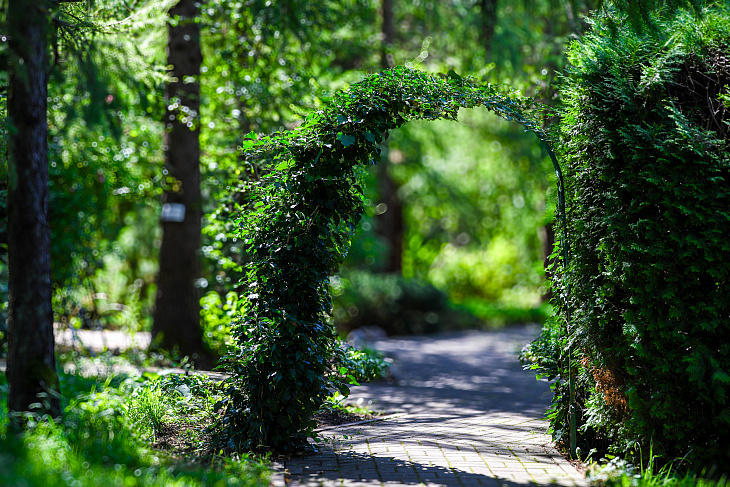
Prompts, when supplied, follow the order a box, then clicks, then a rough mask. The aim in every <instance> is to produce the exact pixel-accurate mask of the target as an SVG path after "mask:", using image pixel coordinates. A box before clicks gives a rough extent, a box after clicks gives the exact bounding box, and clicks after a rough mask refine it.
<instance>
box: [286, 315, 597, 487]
mask: <svg viewBox="0 0 730 487" xmlns="http://www.w3.org/2000/svg"><path fill="white" fill-rule="evenodd" d="M537 333H538V330H537V329H536V328H534V327H533V328H530V327H520V328H512V329H509V330H505V331H500V332H461V333H454V334H448V335H440V336H435V337H414V338H404V339H390V340H383V341H379V342H376V343H375V346H376V348H379V349H381V350H383V351H385V352H387V353H388V354H389V355H390V356H393V357H395V359H396V363H395V372H396V374H397V375H396V378H397V379H398V383H397V384H384V383H378V384H368V385H363V386H359V387H353V390H352V393H351V395H350V401H351V402H357V401H360V402H361V403H365V404H371V407H372V408H373V409H377V410H384V411H386V412H387V413H390V416H388V417H386V418H385V419H382V420H379V421H374V422H369V423H364V424H357V425H349V426H347V425H346V426H340V427H334V428H328V429H324V430H321V431H320V434H321V436H322V438H323V440H324V442H323V443H322V444H321V445H320V452H319V453H317V454H314V455H310V456H305V457H295V458H291V459H289V460H286V461H285V462H283V463H277V464H274V467H275V469H276V472H275V475H274V476H273V479H272V480H273V482H272V483H273V485H274V486H284V485H288V486H343V487H344V486H390V485H404V484H405V485H427V486H461V487H469V486H479V485H484V486H494V487H498V486H501V487H517V486H524V485H527V484H533V485H534V484H538V485H553V484H556V485H561V486H584V485H586V482H585V480H584V479H583V478H582V476H581V475H580V474H579V473H578V472H577V471H576V470H575V469H574V468H573V467H572V466H571V465H570V464H569V463H568V462H566V461H565V460H564V459H563V457H561V456H560V454H559V453H557V452H556V451H555V449H554V448H553V446H552V445H551V443H550V437H549V435H547V432H546V429H547V424H546V422H545V421H544V420H543V419H542V417H543V415H544V412H545V410H546V409H547V407H548V405H549V404H550V397H551V392H550V389H549V384H548V383H547V382H538V381H536V380H535V378H534V375H532V374H531V373H529V372H524V371H523V370H522V368H521V366H520V364H519V361H518V360H517V357H516V354H515V351H517V350H519V349H520V348H521V346H522V345H523V344H524V343H527V342H529V341H530V340H532V339H533V338H534V336H536V334H537Z"/></svg>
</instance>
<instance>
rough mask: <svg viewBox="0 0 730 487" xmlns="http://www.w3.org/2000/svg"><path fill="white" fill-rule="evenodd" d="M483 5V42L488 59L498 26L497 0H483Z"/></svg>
mask: <svg viewBox="0 0 730 487" xmlns="http://www.w3.org/2000/svg"><path fill="white" fill-rule="evenodd" d="M481 7H482V16H481V20H482V32H481V34H482V36H481V37H482V42H483V43H484V51H485V52H486V54H487V59H489V58H490V57H491V56H492V40H493V39H494V29H495V28H496V27H497V0H481Z"/></svg>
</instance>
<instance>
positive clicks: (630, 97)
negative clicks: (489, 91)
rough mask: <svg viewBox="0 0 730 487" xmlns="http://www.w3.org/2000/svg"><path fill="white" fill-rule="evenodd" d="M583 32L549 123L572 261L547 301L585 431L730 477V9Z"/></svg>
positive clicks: (612, 19)
mask: <svg viewBox="0 0 730 487" xmlns="http://www.w3.org/2000/svg"><path fill="white" fill-rule="evenodd" d="M593 24H594V25H593V28H592V31H591V32H589V33H588V34H586V35H585V36H584V38H583V39H581V41H579V42H574V43H573V44H572V46H571V48H570V50H569V52H568V56H569V61H570V67H569V69H568V73H567V75H566V76H565V79H564V83H563V86H562V90H561V94H562V99H563V103H564V108H563V112H562V120H561V125H560V135H561V140H562V147H561V152H562V161H563V163H564V167H565V169H566V194H567V199H568V202H567V207H568V218H567V220H568V224H567V225H568V228H567V231H568V235H569V241H570V244H571V259H570V263H569V266H568V267H567V269H564V280H563V281H562V282H560V283H559V284H558V287H559V289H558V290H559V291H560V292H559V293H556V294H559V295H561V296H563V299H560V300H559V302H558V303H557V304H558V313H559V318H558V319H559V320H567V321H569V322H570V336H569V337H567V338H566V337H563V339H562V345H564V346H567V345H568V344H571V345H572V347H573V350H574V358H575V356H577V358H576V362H574V363H573V366H574V367H577V368H579V369H580V371H581V372H580V374H579V378H580V379H581V380H582V381H583V382H581V383H580V384H581V390H579V394H578V397H579V398H580V399H582V403H581V406H582V409H583V414H582V418H581V420H582V423H583V428H582V431H584V433H586V435H587V437H590V436H591V435H593V436H595V437H603V438H609V439H611V441H613V442H614V449H615V450H617V451H618V452H619V453H624V454H626V453H629V452H630V451H631V450H633V449H634V447H635V445H636V443H638V444H640V445H648V444H649V443H650V442H652V441H653V445H654V451H655V453H657V454H658V455H659V456H660V457H663V458H665V459H669V460H671V459H672V458H673V457H682V456H684V455H688V456H689V458H691V459H693V460H695V466H697V467H699V466H710V465H713V464H714V465H717V466H719V467H724V468H725V469H727V466H728V465H730V397H729V395H730V299H728V297H727V293H728V284H730V241H729V240H728V235H730V211H729V209H730V152H729V151H728V137H727V135H728V126H727V125H728V119H727V97H726V96H727V93H728V81H730V62H728V59H730V51H729V50H728V47H729V46H730V13H729V11H728V8H727V7H724V6H723V7H716V8H713V9H711V10H707V11H705V13H704V16H703V17H702V19H701V20H697V19H696V18H694V17H692V16H690V15H689V14H682V13H680V14H679V15H678V16H677V17H676V18H674V19H671V20H660V21H658V23H657V25H658V29H657V30H655V31H651V32H645V33H642V34H637V33H635V32H633V31H632V30H630V29H629V28H627V27H626V26H624V25H623V24H622V23H621V19H620V18H617V17H616V16H615V15H613V14H611V13H607V14H602V15H601V16H599V17H597V18H594V19H593ZM723 100H724V101H723ZM723 103H725V104H724V105H723ZM566 297H567V299H566ZM544 340H547V341H550V337H545V338H544ZM538 348H539V347H533V352H536V353H539V351H538ZM546 353H548V354H550V353H552V354H554V357H553V358H554V359H555V360H553V362H557V361H558V360H557V359H556V356H557V357H559V356H560V354H561V353H564V348H560V349H559V350H558V351H555V350H553V351H546ZM543 362H546V363H548V362H550V361H549V360H547V359H544V358H543ZM578 362H579V363H578ZM566 369H567V364H566V363H565V361H562V362H561V365H560V371H559V373H557V374H555V375H559V377H560V380H561V381H562V379H563V378H564V377H565V376H566ZM553 373H555V371H553ZM564 389H565V387H564V383H563V382H560V384H558V385H557V386H556V390H557V391H558V394H556V398H555V401H556V410H555V411H554V412H555V413H556V414H555V415H554V419H556V420H562V418H563V417H564V414H558V412H559V411H562V412H563V413H564V412H565V409H566V407H567V400H566V398H565V395H564V394H563V391H564ZM553 427H554V429H555V430H556V431H557V430H560V429H562V428H561V427H560V425H559V424H558V423H557V422H554V424H553ZM634 451H636V450H634ZM644 451H648V448H644Z"/></svg>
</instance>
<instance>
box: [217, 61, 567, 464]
mask: <svg viewBox="0 0 730 487" xmlns="http://www.w3.org/2000/svg"><path fill="white" fill-rule="evenodd" d="M477 106H483V107H485V108H487V109H488V110H490V111H492V112H494V113H495V114H497V115H499V116H500V117H502V118H504V119H506V120H510V121H514V122H516V123H519V124H520V125H522V126H523V127H525V129H526V130H528V131H531V132H533V133H535V134H536V135H537V137H538V138H539V139H540V140H541V141H542V142H543V143H544V144H545V145H546V147H547V150H548V153H549V154H550V156H551V158H552V160H553V164H554V166H555V169H556V171H557V173H558V194H559V202H558V206H559V212H560V214H561V215H564V214H565V211H564V206H565V205H564V199H563V187H562V175H561V173H560V167H559V165H558V163H557V160H556V159H555V156H554V154H553V151H552V149H551V141H550V139H549V137H548V135H547V134H546V132H545V131H543V130H542V129H541V127H540V125H539V122H538V119H537V115H538V111H537V110H536V109H535V106H534V104H533V103H532V101H531V100H530V99H527V98H523V97H520V96H519V95H517V94H515V93H509V94H505V93H503V92H501V91H499V90H498V89H497V88H496V87H494V86H492V85H478V84H476V83H475V82H474V81H473V80H471V79H468V78H462V77H460V76H458V75H456V74H455V73H453V72H450V73H449V74H448V75H441V76H433V75H429V74H427V73H423V72H420V71H414V70H408V69H406V68H402V67H396V68H394V69H391V70H388V71H384V72H381V73H378V74H374V75H371V76H369V77H367V78H365V79H364V80H363V81H361V82H359V83H357V84H354V85H352V86H351V87H350V88H349V89H348V90H346V91H344V92H341V93H338V94H337V95H336V96H335V98H334V100H333V102H332V104H331V105H330V106H329V107H328V108H326V109H325V110H323V111H320V112H316V113H313V114H311V115H310V116H309V117H307V119H306V121H305V122H304V123H303V124H302V125H301V126H300V127H298V128H297V129H295V130H291V131H287V132H282V133H278V134H274V135H273V136H270V137H265V138H262V139H256V138H255V136H252V137H250V138H249V139H247V142H246V143H245V144H244V147H243V149H244V151H245V153H246V155H247V157H248V158H249V160H252V159H255V160H257V161H258V164H259V166H261V165H263V166H264V167H265V168H266V171H265V172H266V175H265V176H263V177H262V178H261V179H260V180H258V181H257V182H256V183H250V184H251V187H250V189H251V192H250V194H251V195H252V198H253V201H252V203H253V208H254V209H253V211H250V212H248V213H246V214H243V215H241V217H240V219H239V220H237V224H238V225H239V236H240V238H241V240H243V242H244V243H245V245H246V248H247V251H248V252H249V254H250V258H251V262H250V264H249V265H248V267H247V273H246V277H245V282H244V283H243V285H244V289H246V292H245V293H244V295H243V296H241V297H242V298H243V299H244V300H245V305H244V313H243V315H242V316H240V317H239V319H238V321H237V322H236V323H235V324H234V326H233V334H234V338H235V340H236V341H237V347H234V349H233V351H232V352H230V353H229V355H228V356H227V357H225V359H224V362H225V364H226V366H227V368H228V370H229V371H230V373H231V378H230V379H229V380H228V381H227V382H226V386H227V398H226V399H225V400H224V401H223V404H222V407H224V408H225V414H224V416H223V419H222V426H223V434H224V438H225V440H226V442H227V444H228V446H230V447H232V448H236V449H239V448H241V449H256V448H258V447H268V448H274V449H278V450H284V451H286V450H299V449H301V448H302V447H306V446H307V445H308V444H307V437H308V436H311V434H312V430H313V427H314V422H313V420H312V416H313V415H314V413H315V412H316V411H317V409H319V407H320V406H321V404H322V402H323V400H324V398H325V397H326V396H327V395H328V394H329V393H330V392H329V391H331V390H332V389H333V388H340V389H342V388H346V386H345V385H344V384H342V383H338V382H337V380H336V379H333V378H332V377H331V374H329V375H328V372H329V369H330V368H331V364H332V363H336V362H337V357H338V354H339V353H340V350H339V349H338V347H337V346H336V345H335V331H334V328H333V327H332V326H331V325H330V324H328V320H327V317H328V314H329V313H330V311H331V298H330V295H329V286H328V283H329V276H330V275H331V274H332V273H333V272H335V271H336V270H337V268H338V266H339V264H340V263H341V262H342V260H343V259H344V257H345V255H346V253H347V250H348V248H349V245H350V239H351V236H352V234H353V232H354V230H355V227H356V225H357V223H358V221H359V220H360V217H361V215H362V212H363V202H362V188H360V186H359V185H358V178H357V174H356V168H357V167H358V166H364V165H368V164H376V163H377V161H378V156H379V153H380V149H379V144H380V143H381V142H382V141H383V140H384V139H385V138H387V135H388V132H389V131H390V130H392V129H395V128H397V127H399V126H401V125H402V124H404V123H406V122H407V121H409V120H414V119H427V120H436V119H441V118H445V119H450V120H456V117H457V114H458V110H459V109H460V108H462V107H466V108H472V107H477ZM565 247H566V246H565V245H563V248H564V250H567V249H566V248H565Z"/></svg>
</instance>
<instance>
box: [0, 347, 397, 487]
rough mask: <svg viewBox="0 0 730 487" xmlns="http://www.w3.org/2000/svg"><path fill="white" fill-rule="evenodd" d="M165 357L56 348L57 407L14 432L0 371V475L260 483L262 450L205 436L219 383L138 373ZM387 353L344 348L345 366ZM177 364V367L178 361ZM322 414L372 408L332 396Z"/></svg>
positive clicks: (79, 483) (7, 480) (366, 374)
mask: <svg viewBox="0 0 730 487" xmlns="http://www.w3.org/2000/svg"><path fill="white" fill-rule="evenodd" d="M160 362H163V363H164V365H167V366H170V365H178V366H179V367H180V366H184V365H185V364H184V363H183V364H179V363H177V364H175V363H170V358H169V357H161V356H152V355H150V356H148V355H146V354H139V353H138V354H136V355H132V356H115V355H113V354H110V353H103V354H99V355H97V356H96V357H88V356H83V355H81V354H79V353H76V352H69V353H65V354H59V356H58V363H59V368H60V369H61V371H62V372H61V373H60V377H59V378H60V381H61V391H62V394H63V397H62V408H63V416H62V419H61V420H59V421H55V422H54V421H52V420H50V419H49V418H47V417H38V416H33V415H31V416H29V422H28V428H27V430H26V431H25V432H23V433H22V434H20V435H15V434H13V433H11V432H10V431H9V421H10V419H9V416H8V409H7V404H6V400H5V398H6V397H7V389H8V387H7V381H6V377H5V375H4V374H2V373H0V485H2V486H29V487H35V486H38V487H41V486H42V487H46V486H48V487H54V486H68V485H73V486H76V487H86V486H89V487H91V486H93V487H96V486H98V485H109V486H123V487H134V486H152V487H154V486H173V487H174V486H190V487H197V486H207V485H213V486H220V487H229V486H230V487H233V486H244V487H257V486H268V485H269V477H270V473H271V472H270V469H269V467H268V461H267V459H266V458H262V457H259V456H249V455H244V454H234V455H226V456H224V455H223V454H222V452H221V451H220V450H218V449H216V448H215V446H214V443H213V438H214V431H213V427H214V425H215V423H216V421H215V419H216V413H215V411H214V405H215V403H216V402H217V401H218V399H219V398H220V396H221V394H222V391H221V390H220V387H219V386H218V383H217V382H216V381H214V380H212V379H209V378H208V377H206V376H203V375H198V374H168V375H158V374H154V373H141V372H140V371H139V366H145V367H147V366H150V365H154V364H159V363H160ZM388 365H389V362H388V361H387V359H385V358H384V357H383V356H382V354H379V353H377V352H375V351H372V350H366V351H361V350H356V349H350V350H348V351H347V367H346V369H345V370H344V371H343V373H344V374H345V375H347V376H348V377H349V376H352V378H353V379H357V380H361V381H365V380H369V379H374V378H377V377H380V376H383V375H384V374H385V372H386V370H387V367H388ZM182 368H185V367H182ZM322 412H323V413H324V414H325V415H327V419H326V420H327V421H334V420H338V421H343V420H344V421H352V420H353V418H354V420H358V419H362V418H363V417H372V416H373V414H372V413H371V412H370V411H368V410H366V409H365V408H362V407H357V406H355V407H353V406H346V405H344V404H343V403H342V397H333V398H332V399H331V400H330V401H328V403H327V404H325V406H324V407H323V408H322Z"/></svg>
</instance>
